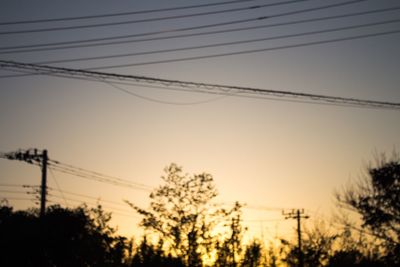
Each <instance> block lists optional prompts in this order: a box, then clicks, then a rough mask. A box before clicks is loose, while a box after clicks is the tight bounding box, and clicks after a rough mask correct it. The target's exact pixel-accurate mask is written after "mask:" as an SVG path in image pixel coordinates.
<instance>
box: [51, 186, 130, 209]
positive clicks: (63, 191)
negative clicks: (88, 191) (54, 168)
mask: <svg viewBox="0 0 400 267" xmlns="http://www.w3.org/2000/svg"><path fill="white" fill-rule="evenodd" d="M52 190H55V189H52ZM55 191H58V192H62V193H64V194H67V195H72V196H77V197H82V198H87V199H92V200H99V201H101V202H105V203H109V204H114V205H119V206H124V207H126V206H127V205H126V204H123V203H121V202H116V201H112V200H107V199H103V198H102V197H94V196H89V195H85V194H78V193H74V192H70V191H66V190H55Z"/></svg>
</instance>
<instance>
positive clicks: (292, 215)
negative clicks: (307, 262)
mask: <svg viewBox="0 0 400 267" xmlns="http://www.w3.org/2000/svg"><path fill="white" fill-rule="evenodd" d="M282 214H283V215H285V219H296V220H297V242H298V258H299V267H304V258H303V251H302V246H301V222H300V221H301V219H308V218H309V216H307V215H303V214H304V209H302V210H299V209H298V210H296V211H295V210H292V211H291V212H288V213H285V212H282Z"/></svg>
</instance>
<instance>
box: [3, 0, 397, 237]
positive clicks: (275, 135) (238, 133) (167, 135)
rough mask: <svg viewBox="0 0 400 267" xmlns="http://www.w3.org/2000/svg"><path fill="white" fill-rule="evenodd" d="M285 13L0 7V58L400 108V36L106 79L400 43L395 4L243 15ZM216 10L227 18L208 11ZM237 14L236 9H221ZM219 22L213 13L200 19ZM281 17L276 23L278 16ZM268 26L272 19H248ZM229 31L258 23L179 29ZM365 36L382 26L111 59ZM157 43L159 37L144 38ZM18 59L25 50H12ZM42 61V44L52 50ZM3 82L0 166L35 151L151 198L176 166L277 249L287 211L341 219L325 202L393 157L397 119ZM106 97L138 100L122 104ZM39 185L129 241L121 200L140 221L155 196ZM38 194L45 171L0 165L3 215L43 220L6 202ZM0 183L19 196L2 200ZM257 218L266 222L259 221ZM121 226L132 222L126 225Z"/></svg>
mask: <svg viewBox="0 0 400 267" xmlns="http://www.w3.org/2000/svg"><path fill="white" fill-rule="evenodd" d="M278 2H279V1H275V2H274V1H270V0H265V1H262V0H253V1H241V2H239V1H223V0H218V1H217V0H213V1H210V0H207V1H194V0H190V1H189V0H185V1H183V0H170V1H160V0H150V1H149V0H148V1H144V0H138V1H105V0H85V1H50V0H47V1H27V0H21V1H12V0H4V1H2V2H1V8H0V22H1V23H0V59H1V60H12V61H16V62H24V63H43V62H44V63H45V64H48V65H53V66H58V67H60V66H62V67H69V68H75V69H89V68H101V69H99V71H103V72H111V73H120V74H131V75H141V76H149V77H156V78H165V79H172V80H183V81H192V82H204V83H213V84H225V85H233V86H245V87H254V88H263V89H272V90H279V91H292V92H299V93H312V94H320V95H330V96H339V97H348V98H357V99H366V100H378V101H389V102H395V103H400V90H399V84H400V75H399V74H400V73H399V70H400V45H399V44H400V33H393V34H387V35H381V36H375V37H370V38H362V39H355V40H348V41H339V42H332V43H326V44H319V45H311V46H304V47H297V48H288V49H276V50H271V51H264V52H257V53H244V54H240V55H231V56H224V57H213V58H204V59H197V60H185V61H178V62H169V63H158V64H147V65H137V66H130V67H120V68H106V67H107V66H115V65H121V64H138V63H146V62H147V63H148V62H152V61H160V60H174V59H181V58H187V57H196V56H206V55H215V54H223V53H230V52H243V51H249V50H260V49H267V48H272V47H283V46H292V45H295V44H299V43H307V42H316V41H321V40H330V39H338V38H345V37H354V36H360V35H366V34H372V33H382V32H388V31H396V30H400V22H399V21H400V9H399V6H400V3H399V2H398V1H395V0H384V1H378V0H367V1H350V0H346V1H344V0H341V1H338V0H334V1H322V0H307V1H297V2H298V3H293V2H290V1H285V2H288V3H286V4H280V5H271V6H264V7H260V8H250V7H252V6H255V5H266V4H269V3H278ZM281 2H283V1H281ZM346 2H347V3H348V4H346V5H342V6H337V7H329V8H325V9H322V8H321V9H318V10H314V11H309V12H302V13H298V14H287V15H283V14H285V13H289V12H292V11H296V10H305V9H311V8H317V7H322V6H327V5H332V4H336V3H346ZM215 3H220V5H214V4H215ZM203 4H204V5H205V4H210V5H208V6H203V7H199V6H198V7H192V8H185V9H179V10H168V11H162V12H161V11H160V12H147V13H146V12H143V13H141V14H134V15H125V16H112V17H102V18H91V19H80V20H73V21H48V22H41V23H33V22H30V23H21V24H13V25H9V24H8V25H5V23H6V22H7V23H8V22H18V21H27V20H28V21H29V20H39V19H53V18H66V17H80V16H89V15H101V14H116V13H122V12H133V11H143V10H155V9H166V8H168V9H170V8H175V7H187V6H195V5H203ZM246 7H247V9H246ZM232 9H242V10H237V11H229V10H232ZM383 9H386V11H381V12H375V13H373V12H370V13H369V14H365V15H358V16H356V15H354V16H351V17H346V18H337V19H329V20H321V21H316V22H308V23H293V24H290V25H286V26H276V27H268V28H260V29H252V30H241V31H232V32H228V31H226V32H221V33H215V34H207V35H206V34H204V35H199V36H187V37H181V38H169V39H160V40H153V41H142V42H130V43H124V44H113V45H107V46H95V47H78V48H70V49H59V50H46V51H30V52H21V51H19V52H18V51H17V50H21V49H30V48H34V46H35V45H38V44H46V43H54V42H64V41H65V42H69V41H82V40H85V39H91V38H106V37H107V38H108V37H115V36H124V35H134V34H146V33H147V34H148V35H146V36H144V37H143V36H142V37H136V39H138V38H139V39H140V38H145V37H146V38H150V37H155V36H157V37H159V36H171V35H177V34H187V33H199V32H207V31H216V30H229V29H235V28H240V27H251V26H256V25H267V24H274V23H275V24H276V23H284V22H293V21H297V20H304V19H310V18H319V17H328V16H334V15H342V14H351V13H357V12H363V11H366V12H367V11H368V12H369V11H377V10H383ZM389 9H390V10H389ZM213 11H221V12H220V13H218V14H209V15H205V14H203V15H193V14H198V13H212V12H213ZM222 11H224V12H222ZM188 14H192V15H191V16H187V17H184V18H175V19H164V20H155V21H149V22H136V23H129V24H128V23H126V24H121V25H114V26H102V27H91V28H80V29H69V30H52V31H42V32H25V33H18V31H25V30H31V29H45V28H61V27H66V26H72V25H76V26H79V25H88V24H106V23H110V22H121V21H133V20H136V21H137V20H147V19H150V18H165V17H171V16H179V15H188ZM278 14H281V15H280V16H277V15H278ZM264 16H271V18H269V19H259V20H257V19H256V18H260V17H264ZM238 20H251V21H249V22H243V23H235V24H229V25H226V26H219V27H210V28H204V29H198V30H192V31H188V30H186V31H183V30H182V29H183V28H189V27H197V26H201V25H209V24H217V23H224V22H232V21H238ZM397 20H399V21H397ZM372 23H376V25H375V26H369V27H363V28H354V29H350V30H342V31H335V32H326V33H321V34H315V35H307V36H300V37H294V38H285V39H276V40H269V41H260V42H252V43H242V44H236V45H224V46H219V47H210V48H201V49H193V50H186V51H176V52H168V53H156V54H146V55H140V56H124V57H114V56H115V55H118V54H128V53H140V52H149V51H156V50H165V49H175V48H184V47H192V46H203V45H210V44H216V43H226V42H236V41H245V40H252V39H259V38H265V37H273V36H280V35H289V34H298V33H303V32H310V31H319V30H326V29H334V28H340V27H346V26H351V25H362V24H372ZM153 32H163V33H161V34H154V35H150V34H149V33H153ZM123 40H134V38H127V39H123ZM21 46H31V47H26V48H18V47H21ZM7 47H14V48H7ZM48 47H50V46H46V48H48ZM6 48H7V49H6ZM42 48H43V47H42ZM7 51H8V52H9V53H7ZM10 51H13V52H10ZM111 55H113V57H112V58H108V59H100V60H86V61H74V62H64V63H46V62H50V61H56V60H57V61H58V60H67V59H79V58H82V57H85V58H86V57H98V56H111ZM14 74H16V73H15V72H11V71H8V70H3V69H0V76H9V75H14ZM0 82H1V89H0V136H1V138H0V152H12V151H16V150H17V149H28V148H38V149H47V150H48V152H49V157H50V158H51V159H53V160H58V161H60V162H63V163H67V164H71V165H74V166H77V167H81V168H85V169H89V170H93V171H96V172H100V173H104V174H107V175H111V176H115V177H119V178H123V179H127V180H131V181H132V182H137V183H140V184H144V185H147V186H149V187H151V188H153V187H156V186H158V185H159V184H160V183H161V179H160V176H161V175H163V169H164V167H166V166H167V165H169V164H170V163H171V162H175V163H177V164H178V165H181V166H182V167H183V168H184V171H185V172H188V173H190V174H192V173H201V172H208V173H211V174H212V175H213V177H214V179H215V184H216V187H217V188H218V191H219V196H218V198H217V200H216V201H217V202H221V203H228V204H229V203H233V202H234V201H236V200H237V201H241V202H244V203H247V204H248V207H249V208H247V209H245V213H244V215H245V216H244V222H245V224H247V225H248V226H249V227H250V229H249V234H250V235H251V236H260V234H262V235H263V236H264V237H265V238H267V239H268V238H272V237H273V236H275V235H288V234H289V235H290V236H291V235H292V228H293V227H294V226H295V224H294V221H285V220H283V216H282V215H281V209H283V208H286V209H290V208H304V209H305V210H306V212H307V214H308V215H310V216H311V219H310V220H309V221H312V220H313V219H316V218H318V219H321V218H329V217H330V216H331V214H332V212H333V211H334V209H335V205H334V197H333V193H334V191H335V190H338V189H340V188H341V187H342V186H344V185H346V184H347V183H348V182H349V181H350V180H354V179H357V178H358V177H359V176H360V175H361V173H362V171H363V170H364V168H365V166H366V165H367V163H368V162H369V161H370V160H372V159H373V154H374V152H375V151H377V152H387V153H391V152H392V151H393V149H397V150H398V151H399V149H400V135H399V133H400V110H384V109H371V108H354V107H342V106H337V105H323V104H316V103H314V104H309V103H294V102H292V101H287V100H288V99H285V98H281V99H280V100H279V101H277V100H270V99H265V98H261V97H256V98H246V97H240V96H238V95H230V96H221V95H214V94H204V93H198V92H182V91H174V90H168V88H167V89H166V88H165V87H164V88H163V89H155V88H149V87H145V86H143V84H138V85H136V86H128V85H121V84H118V85H114V86H112V85H110V84H108V83H104V82H102V81H87V80H80V79H70V78H60V77H51V76H46V75H30V76H22V77H1V78H0ZM115 86H117V88H119V89H121V88H122V89H123V90H129V91H131V92H132V93H133V94H127V93H124V92H122V91H121V90H118V89H117V88H116V87H115ZM135 95H136V96H135ZM48 180H49V186H50V187H51V188H58V189H61V190H62V191H65V194H64V197H65V199H64V198H63V197H62V195H61V194H59V193H57V192H56V191H53V192H52V191H51V190H50V194H52V195H53V197H52V196H50V197H49V198H50V200H51V201H52V202H51V204H54V203H59V204H61V205H65V204H68V205H69V206H76V205H78V204H79V203H81V201H85V200H86V201H88V202H92V203H95V202H96V198H99V199H100V200H105V201H113V202H118V203H119V204H115V203H111V202H109V203H106V202H101V203H103V204H104V206H105V207H106V210H110V211H114V212H115V215H114V217H115V218H114V223H115V225H119V229H120V231H121V233H122V234H127V235H131V234H135V235H140V234H141V233H142V231H141V230H137V222H138V221H139V220H138V215H136V214H134V213H133V211H131V210H130V209H129V207H128V206H127V205H125V204H124V203H123V201H122V200H123V199H127V200H129V201H131V202H134V203H137V204H138V205H140V206H142V207H147V205H148V200H149V199H148V194H149V191H146V190H133V189H129V188H123V187H118V186H113V185H110V184H104V183H99V182H96V181H91V180H85V179H82V178H79V177H75V176H71V175H67V174H63V173H60V172H57V171H55V170H54V171H52V172H50V173H49V177H48ZM39 183H40V170H39V168H38V167H36V166H31V165H28V164H25V163H22V162H17V161H9V160H5V159H0V184H1V185H2V186H1V187H0V198H1V199H3V198H6V199H7V198H8V199H9V202H10V204H12V205H13V206H14V207H16V208H17V209H24V208H27V207H33V206H37V205H36V204H34V203H33V202H32V201H29V200H17V199H15V198H31V197H32V195H27V194H25V193H22V192H25V191H26V190H27V189H25V188H22V187H21V186H19V185H23V184H29V185H38V184H39ZM7 184H8V185H17V187H6V186H5V185H7ZM57 184H58V185H57ZM18 186H19V187H18ZM6 191H19V192H21V193H11V192H6ZM28 191H29V190H28ZM66 192H70V193H74V194H77V195H72V194H67V193H66ZM54 195H55V196H54ZM78 195H81V196H78ZM83 196H90V197H93V198H94V199H89V198H84V197H83ZM66 202H67V203H66ZM49 204H50V203H49ZM251 207H252V208H253V209H250V208H251ZM255 207H266V208H268V209H265V210H261V209H254V208H255ZM117 213H118V214H117ZM130 214H132V216H133V217H129V216H127V215H130Z"/></svg>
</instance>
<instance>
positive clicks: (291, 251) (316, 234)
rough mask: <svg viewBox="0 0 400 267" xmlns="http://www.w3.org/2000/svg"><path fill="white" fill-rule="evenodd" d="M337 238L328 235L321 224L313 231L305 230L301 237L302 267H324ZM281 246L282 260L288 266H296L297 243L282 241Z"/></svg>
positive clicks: (333, 235)
mask: <svg viewBox="0 0 400 267" xmlns="http://www.w3.org/2000/svg"><path fill="white" fill-rule="evenodd" d="M337 237H338V236H337V235H335V234H330V233H329V232H328V230H327V229H326V228H325V226H324V225H323V224H317V225H316V226H315V227H314V228H313V229H305V230H304V234H303V236H302V251H303V259H304V266H307V267H319V266H326V265H327V262H328V260H329V258H330V255H331V254H332V253H333V245H334V241H335V240H336V239H337ZM282 244H283V246H284V251H285V252H284V256H283V259H282V260H283V261H284V262H286V263H287V264H288V265H289V266H298V264H299V262H298V254H299V253H298V245H297V243H296V242H293V243H292V242H289V241H287V240H284V239H283V240H282Z"/></svg>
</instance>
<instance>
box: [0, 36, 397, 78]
mask: <svg viewBox="0 0 400 267" xmlns="http://www.w3.org/2000/svg"><path fill="white" fill-rule="evenodd" d="M399 32H400V30H392V31H384V32H377V33H370V34H361V35H355V36H349V37H342V38H334V39H327V40H320V41H314V42H304V43H298V44H291V45H283V46H275V47H268V48H260V49H251V50H242V51H236V52H228V53H217V54H208V55H201V56H192V57H182V58H174V59H165V60H154V61H143V62H137V63H128V64H118V65H108V66H101V67H91V68H85V70H105V69H115V68H126V67H136V66H146V65H153V64H165V63H175V62H185V61H192V60H200V59H210V58H219V57H227V56H237V55H244V54H254V53H260V52H268V51H277V50H284V49H292V48H300V47H306V46H314V45H321V44H329V43H337V42H343V41H351V40H358V39H365V38H371V37H378V36H384V35H392V34H398V33H399ZM0 78H1V76H0Z"/></svg>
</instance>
